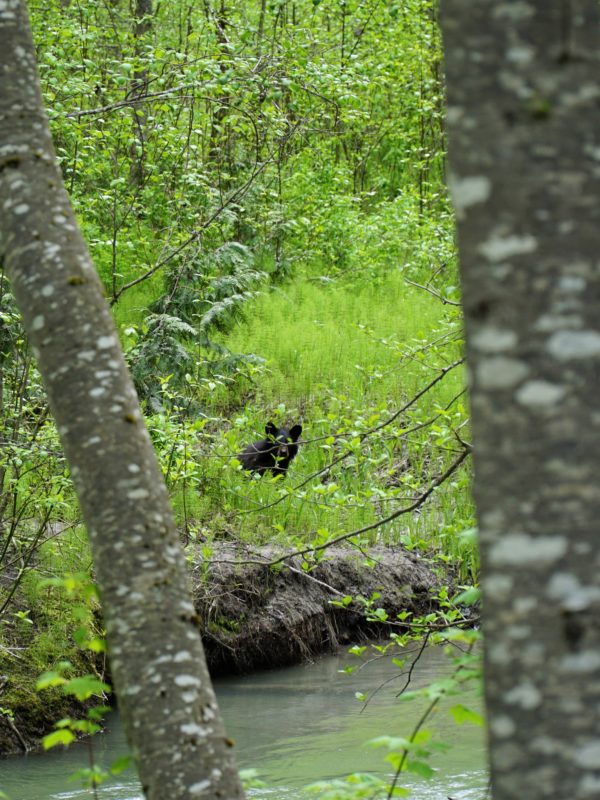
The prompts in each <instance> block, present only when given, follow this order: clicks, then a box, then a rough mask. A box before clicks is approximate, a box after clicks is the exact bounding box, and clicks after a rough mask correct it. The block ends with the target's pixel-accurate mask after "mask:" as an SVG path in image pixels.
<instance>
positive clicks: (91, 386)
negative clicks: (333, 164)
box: [0, 0, 243, 800]
mask: <svg viewBox="0 0 600 800" xmlns="http://www.w3.org/2000/svg"><path fill="white" fill-rule="evenodd" d="M0 197H1V202H2V215H1V216H0V258H1V259H2V260H3V261H4V263H5V265H6V269H7V273H8V275H9V277H10V279H11V282H12V286H13V289H14V293H15V296H16V299H17V302H18V304H19V306H20V308H21V311H22V313H23V318H24V322H25V327H26V329H27V331H28V334H29V336H30V339H31V343H32V345H33V348H34V352H35V354H36V355H37V357H38V359H39V364H40V369H41V372H42V375H43V378H44V381H45V383H46V387H47V390H48V395H49V399H50V405H51V407H52V410H53V412H54V415H55V417H56V421H57V424H58V429H59V432H60V435H61V439H62V442H63V445H64V448H65V453H66V455H67V458H68V459H69V462H70V464H71V470H72V474H73V479H74V482H75V485H76V488H77V492H78V495H79V498H80V501H81V506H82V510H83V514H84V517H85V520H86V524H87V527H88V532H89V535H90V540H91V544H92V550H93V554H94V564H95V570H96V579H97V583H98V586H99V589H100V593H101V597H102V605H103V611H104V619H105V623H106V628H107V635H108V645H109V654H110V663H111V671H112V676H113V680H114V685H115V688H116V693H117V698H118V701H119V707H120V709H121V712H122V715H123V720H124V723H125V729H126V732H127V736H128V739H129V742H130V745H131V747H132V750H133V753H134V755H135V757H136V759H137V761H138V765H139V770H140V776H141V779H142V784H143V787H144V792H145V793H146V796H147V797H148V798H152V799H153V800H165V798H169V800H172V799H179V798H182V799H185V800H192V799H194V800H198V798H200V797H202V798H214V800H217V798H221V799H222V798H242V797H243V791H242V789H241V787H240V784H239V779H238V776H237V772H236V770H235V767H234V764H233V761H232V758H231V755H230V751H229V747H228V744H227V740H226V738H225V732H224V729H223V724H222V722H221V717H220V714H219V710H218V707H217V703H216V699H215V695H214V692H213V690H212V687H211V684H210V680H209V676H208V672H207V669H206V663H205V660H204V654H203V651H202V645H201V642H200V636H199V633H198V630H197V627H196V620H195V615H194V607H193V604H192V601H191V598H190V596H189V593H188V591H187V588H186V587H187V576H186V570H185V564H184V560H183V556H182V553H181V551H180V547H179V542H178V537H177V532H176V529H175V525H174V521H173V518H172V515H171V511H170V508H169V503H168V497H167V493H166V489H165V486H164V482H163V480H162V476H161V474H160V471H159V468H158V465H157V463H156V459H155V457H154V453H153V451H152V446H151V443H150V439H149V436H148V434H147V431H146V428H145V426H144V423H143V419H142V417H141V414H140V411H139V408H138V404H137V398H136V396H135V391H134V389H133V385H132V383H131V380H130V378H129V375H128V373H127V370H126V367H125V364H124V361H123V357H122V353H121V350H120V347H119V339H118V336H117V333H116V331H115V329H114V326H113V322H112V319H111V315H110V311H109V309H108V307H107V305H106V303H105V301H104V298H103V296H102V287H101V284H100V281H99V279H98V276H97V274H96V272H95V270H94V268H93V265H92V263H91V261H90V258H89V255H88V253H87V250H86V248H85V244H84V242H83V240H82V238H81V235H80V233H79V230H78V228H77V224H76V222H75V219H74V216H73V213H72V210H71V207H70V205H69V201H68V198H67V195H66V192H65V191H64V188H63V185H62V179H61V175H60V171H59V169H58V167H57V163H56V159H55V155H54V150H53V147H52V142H51V139H50V134H49V130H48V122H47V118H46V115H45V113H44V111H43V107H42V101H41V95H40V90H39V84H38V79H37V73H36V66H35V56H34V47H33V42H32V39H31V32H30V28H29V22H28V19H27V12H26V8H25V3H24V1H23V0H8V2H5V3H3V4H0Z"/></svg>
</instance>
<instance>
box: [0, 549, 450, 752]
mask: <svg viewBox="0 0 600 800" xmlns="http://www.w3.org/2000/svg"><path fill="white" fill-rule="evenodd" d="M368 555H369V558H367V554H366V553H364V552H361V551H358V550H356V549H353V548H349V547H344V548H342V547H339V548H335V549H331V550H329V551H328V552H327V555H326V556H325V557H324V558H323V560H322V561H321V562H320V563H318V564H317V565H316V566H315V567H314V568H313V569H311V570H310V572H308V573H307V572H305V571H303V569H302V559H301V558H300V557H299V556H295V557H292V558H290V559H288V560H287V561H286V563H279V564H278V565H277V566H275V567H273V566H269V562H271V561H274V560H276V559H277V558H279V557H280V556H281V553H276V552H275V551H274V550H273V549H272V548H270V549H269V548H262V549H253V550H252V551H248V550H243V551H242V550H240V549H239V548H237V547H236V546H234V545H231V544H222V545H219V546H217V547H216V548H215V550H214V554H213V558H212V560H211V562H210V563H207V564H202V565H199V566H197V567H196V568H194V570H193V574H192V585H193V593H194V602H195V606H196V610H197V613H198V626H199V628H200V631H201V633H202V638H203V642H204V646H205V651H206V656H207V660H208V664H209V667H210V669H211V673H212V674H213V675H214V676H216V675H224V674H231V673H242V672H249V671H250V670H253V669H262V668H274V667H282V666H287V665H291V664H296V663H299V662H301V661H306V660H309V659H310V658H311V657H313V656H316V655H318V654H321V653H325V652H334V651H336V650H337V649H339V647H340V646H341V645H345V644H348V643H351V642H358V641H364V640H366V639H369V638H378V637H381V636H382V635H385V634H386V633H388V632H389V631H388V630H387V628H386V627H385V626H381V625H375V624H373V623H368V622H367V621H366V619H365V616H364V613H363V610H362V609H361V605H360V603H356V602H354V603H352V604H351V605H350V606H349V607H347V608H340V607H336V606H334V605H332V604H331V601H332V600H341V599H342V598H343V597H344V596H348V595H351V596H352V597H357V596H359V595H360V596H362V597H364V598H370V597H372V596H373V594H374V593H379V594H380V597H379V598H378V599H377V601H376V603H375V606H376V607H379V608H383V609H384V610H385V611H386V612H387V613H388V614H389V616H390V618H394V617H395V616H396V614H398V613H399V612H401V611H404V610H407V611H412V612H413V613H415V614H422V613H426V612H428V611H430V610H431V609H433V608H435V607H436V602H435V594H436V593H437V588H438V587H439V586H441V585H442V584H443V583H445V582H447V579H445V578H443V577H440V576H439V575H438V574H436V572H434V570H433V569H432V567H431V565H430V564H429V563H428V562H427V560H426V559H424V558H420V557H419V556H417V555H416V554H415V553H409V552H405V551H403V550H401V549H388V548H379V549H374V550H370V551H369V554H368ZM53 666H54V665H52V664H48V669H51V668H52V667H53ZM22 668H23V669H24V670H26V665H22ZM79 668H80V669H81V671H86V669H87V670H88V671H98V670H99V669H101V664H100V663H97V664H94V663H92V662H90V663H88V664H85V665H82V664H81V663H80V664H79ZM36 679H37V675H33V674H32V675H29V674H26V672H23V673H21V674H17V673H13V671H12V670H11V671H10V673H5V674H2V675H0V706H4V703H2V699H3V698H2V695H4V697H5V698H6V697H10V698H11V701H12V702H11V703H10V706H9V707H10V710H11V712H12V716H11V715H9V714H7V713H5V712H4V713H1V714H0V755H9V754H12V753H23V752H26V751H28V750H30V749H34V748H35V747H37V746H39V744H40V740H41V738H42V736H44V735H45V734H47V733H49V732H50V731H51V730H52V729H53V725H54V723H55V722H56V721H57V720H58V719H60V718H61V717H63V716H65V715H67V714H69V715H72V716H77V715H78V711H79V712H80V711H81V709H77V708H74V707H73V704H72V701H70V700H67V699H66V698H65V697H64V696H63V695H61V693H60V692H59V691H58V690H57V691H54V692H44V693H43V694H39V693H37V692H35V691H34V688H33V687H34V686H35V680H36Z"/></svg>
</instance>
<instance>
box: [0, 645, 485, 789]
mask: <svg viewBox="0 0 600 800" xmlns="http://www.w3.org/2000/svg"><path fill="white" fill-rule="evenodd" d="M348 662H349V657H348V656H347V655H345V654H344V655H342V656H339V657H330V658H324V659H322V660H320V661H318V662H317V663H316V664H311V665H305V666H299V667H292V668H288V669H285V670H276V671H275V670H274V671H268V672H261V673H257V674H254V675H250V676H248V677H244V678H227V679H222V680H219V681H218V682H217V694H218V697H219V703H220V705H221V709H222V711H223V715H224V717H225V723H226V726H227V733H228V735H229V736H230V737H231V738H232V739H233V740H234V741H235V742H236V748H235V753H236V758H237V762H238V764H239V766H240V767H241V768H246V767H254V768H256V769H257V770H258V771H259V773H260V777H261V778H262V780H264V781H265V782H266V783H267V784H268V785H269V788H268V789H260V790H253V791H251V792H250V796H251V797H253V798H264V799H265V800H266V799H267V798H285V800H297V799H298V800H300V799H302V800H306V798H307V797H313V795H309V794H307V793H306V791H303V790H302V787H303V786H305V785H306V784H308V783H311V782H312V781H316V780H322V779H326V778H333V777H341V776H343V775H346V774H348V773H351V772H355V771H360V772H377V773H379V774H385V773H386V772H387V771H388V770H389V768H387V769H386V764H385V762H384V760H383V759H384V755H385V752H384V751H383V750H382V749H374V748H372V747H370V746H368V745H367V744H366V742H367V741H368V740H369V739H372V738H375V737H376V736H379V735H381V734H390V735H394V736H403V735H408V734H410V732H411V730H412V727H413V726H414V724H415V723H416V721H417V720H418V718H419V716H420V715H421V713H422V711H423V708H424V705H423V704H420V703H414V702H411V703H403V702H398V701H397V700H396V699H395V693H396V692H397V690H398V689H399V687H400V684H394V683H393V682H392V683H390V684H388V685H387V686H386V687H385V688H384V689H382V690H381V691H380V692H378V693H376V694H375V696H374V697H373V699H372V701H371V702H370V703H369V705H368V706H367V708H366V709H364V710H363V711H362V713H361V708H362V705H361V704H360V703H359V702H358V701H357V700H356V699H355V697H354V693H355V692H356V691H367V690H371V691H372V690H374V689H376V688H377V687H378V686H379V685H380V684H382V682H384V681H387V680H389V679H390V678H391V677H393V676H394V675H395V674H396V673H397V670H396V668H395V667H394V666H393V665H392V664H391V663H390V661H389V660H388V659H380V660H378V661H375V662H373V663H371V664H370V665H369V666H368V668H366V669H364V670H362V671H360V672H357V673H354V675H352V676H345V675H340V674H339V670H340V669H341V668H342V667H343V666H344V665H345V664H347V663H348ZM450 669H451V668H450V666H449V662H448V660H447V658H446V657H445V656H444V655H443V653H442V652H441V651H440V650H435V649H431V650H430V651H428V652H427V653H426V654H425V657H424V658H423V659H422V661H421V663H420V665H419V668H418V669H417V670H416V672H415V676H414V682H413V687H416V686H422V685H424V684H426V683H428V682H430V681H432V680H433V679H435V678H439V677H440V675H441V674H444V673H447V672H449V671H450ZM454 702H455V701H454ZM461 702H465V700H464V698H461ZM467 702H468V703H469V704H470V705H473V706H478V705H479V702H478V699H477V698H476V697H475V691H474V690H471V694H470V696H469V697H468V699H467ZM449 705H451V701H447V702H445V705H444V703H442V707H441V709H439V710H436V713H435V715H434V719H433V720H432V721H431V722H430V723H429V724H428V727H429V728H430V729H433V730H434V731H435V735H436V739H437V740H441V741H446V742H451V743H452V747H451V748H450V750H449V751H447V752H444V753H439V754H436V756H435V758H434V760H433V762H432V764H433V766H434V767H435V768H436V771H437V772H436V776H435V778H433V779H431V780H429V781H426V780H421V779H415V778H414V777H411V778H409V779H408V780H407V781H405V782H404V785H406V786H414V787H418V789H417V791H416V792H415V794H414V796H415V797H418V798H419V800H446V798H448V797H449V796H450V797H452V798H455V800H479V798H483V797H484V795H485V788H486V780H487V778H486V772H485V755H484V741H483V733H482V731H481V730H480V729H479V728H476V727H473V726H462V727H457V726H456V725H454V723H453V722H452V720H451V719H450V718H449V715H448V714H447V713H446V712H445V709H447V707H448V706H449ZM108 729H109V730H108V732H107V734H106V735H103V736H100V737H96V738H95V739H94V740H92V741H91V743H88V742H81V743H79V744H77V745H75V746H73V747H71V748H69V749H68V750H62V751H60V750H55V751H52V752H50V753H41V754H40V753H34V754H31V755H29V756H25V757H20V758H12V759H8V760H5V761H0V787H1V788H2V789H3V790H4V791H5V792H6V793H7V794H8V796H9V797H10V798H11V800H82V799H83V798H90V797H91V792H89V791H87V790H82V789H80V788H79V787H78V786H77V784H74V783H70V782H69V780H68V776H69V775H70V774H71V773H73V772H74V771H75V770H77V769H81V768H82V767H85V766H89V759H90V747H91V748H93V757H94V759H95V761H96V762H97V763H100V764H102V765H104V766H106V765H109V764H110V763H112V762H113V761H114V760H115V759H116V758H118V757H119V756H121V755H123V754H124V753H125V752H126V744H125V740H124V736H123V731H122V728H121V725H120V723H119V719H118V717H117V715H116V714H115V715H112V716H111V717H110V719H109V720H108ZM138 787H139V784H138V782H137V779H136V778H135V776H134V775H133V774H132V773H131V771H128V772H127V773H124V774H122V775H120V776H117V777H116V778H114V779H112V781H111V782H110V783H108V784H104V785H103V786H101V787H100V788H99V789H98V797H99V798H100V800H140V798H141V793H140V792H139V788H138Z"/></svg>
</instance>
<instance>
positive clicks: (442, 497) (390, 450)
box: [165, 271, 475, 576]
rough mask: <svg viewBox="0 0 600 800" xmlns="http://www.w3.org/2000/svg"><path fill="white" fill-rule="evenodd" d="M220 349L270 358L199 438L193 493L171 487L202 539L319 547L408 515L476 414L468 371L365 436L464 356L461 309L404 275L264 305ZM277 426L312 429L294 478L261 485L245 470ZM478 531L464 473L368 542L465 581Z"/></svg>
mask: <svg viewBox="0 0 600 800" xmlns="http://www.w3.org/2000/svg"><path fill="white" fill-rule="evenodd" d="M222 343H223V344H225V345H226V346H227V347H228V348H230V349H231V350H232V351H234V352H243V353H253V354H256V355H259V356H261V357H262V358H264V359H265V367H264V368H263V369H262V370H259V371H257V372H255V373H254V376H253V379H252V382H243V383H241V384H239V385H238V389H237V396H236V402H235V403H233V402H232V393H231V392H228V394H227V397H228V406H226V407H225V406H223V405H221V404H220V402H219V401H217V402H216V404H215V405H214V406H213V409H212V411H213V416H212V418H211V419H208V421H206V424H205V425H203V427H202V430H201V431H200V430H198V431H196V432H194V431H193V430H189V431H188V434H187V435H189V442H188V445H187V447H188V452H189V453H190V454H191V455H190V460H191V462H192V466H191V467H190V472H189V476H188V477H189V479H188V482H187V485H186V491H185V492H184V491H183V489H182V485H181V483H180V482H174V483H173V490H174V497H175V502H176V507H177V508H178V510H179V512H180V514H181V513H182V512H183V511H184V506H185V514H186V515H188V517H189V518H190V519H191V520H192V521H193V524H192V527H194V526H196V530H197V531H200V532H201V533H202V534H203V537H202V538H205V537H208V538H211V537H213V536H225V537H228V538H229V537H233V538H237V539H240V540H242V541H245V542H247V543H253V544H264V543H266V542H276V543H279V544H281V545H287V546H290V545H292V546H305V545H306V544H311V545H313V546H314V545H318V544H319V543H322V542H324V541H326V540H328V539H331V538H334V537H336V536H339V535H341V534H344V533H347V532H350V531H352V530H355V529H358V528H361V527H363V526H366V525H369V524H371V523H373V522H374V521H376V520H378V519H381V518H384V517H386V516H388V515H389V514H390V513H392V512H393V511H395V510H396V509H398V508H402V507H406V506H408V505H410V504H411V503H412V502H413V501H414V499H415V498H416V497H418V496H419V495H420V494H421V493H422V492H423V491H424V490H425V489H426V488H427V486H428V485H429V483H430V481H431V480H432V479H433V478H434V477H436V476H437V475H439V474H441V473H442V472H443V471H444V469H445V468H446V467H447V465H448V464H449V463H450V462H451V461H452V460H453V458H454V457H455V453H456V451H458V450H459V445H458V441H457V439H456V438H455V435H454V433H453V430H454V429H458V428H459V427H460V426H461V425H462V423H463V422H464V420H465V418H466V413H467V412H466V408H465V401H464V398H462V397H461V396H460V395H461V392H462V390H463V381H464V375H463V371H462V368H461V367H458V368H455V369H454V370H452V371H451V372H449V373H448V374H447V375H446V376H445V377H444V378H443V380H441V381H440V382H439V383H437V385H436V386H435V387H434V388H433V389H432V390H430V391H429V392H427V393H426V394H425V395H424V396H423V397H422V398H421V399H420V400H419V402H417V403H415V404H414V405H413V406H411V407H410V408H409V409H408V410H406V411H405V412H404V413H402V414H400V415H399V417H398V418H397V419H396V420H394V422H393V423H392V424H390V425H388V426H386V427H384V428H382V430H381V431H380V432H378V433H371V434H369V435H367V436H365V434H366V433H367V432H368V431H370V430H372V429H373V428H375V427H377V426H378V425H381V424H382V423H383V422H385V421H386V420H388V419H389V418H391V417H392V416H393V415H394V414H396V413H397V412H398V410H399V409H400V408H401V407H402V406H403V405H405V404H407V403H408V401H409V400H411V399H412V398H413V397H414V396H415V395H416V394H417V393H418V392H420V391H421V390H422V389H423V388H424V387H425V386H426V385H428V384H429V383H430V382H431V381H432V380H433V379H434V378H435V377H436V376H437V375H438V374H439V371H440V369H441V368H442V367H444V366H447V365H449V364H451V363H453V362H455V361H456V360H458V359H459V358H460V355H461V349H460V319H459V317H458V315H457V314H456V312H455V311H454V312H449V311H448V308H447V307H445V306H444V305H443V304H442V303H440V301H439V300H438V299H437V298H435V297H433V296H432V295H430V294H428V293H427V292H425V291H422V290H420V289H417V288H415V287H413V286H411V285H409V284H407V283H406V281H405V280H404V278H403V275H402V273H401V272H400V271H392V272H388V273H384V274H383V276H381V277H380V278H379V279H377V280H364V279H362V278H360V279H358V280H354V281H350V280H348V279H345V280H344V279H339V280H333V281H332V280H327V281H323V280H320V279H319V277H318V276H314V275H308V276H303V277H298V278H296V279H295V280H293V281H290V282H289V283H287V284H285V285H284V286H283V287H276V288H274V289H273V290H272V291H268V292H265V293H264V294H263V295H262V296H260V297H259V298H257V299H256V300H254V301H253V302H252V303H251V304H250V305H249V306H248V308H247V313H246V318H245V320H244V321H242V322H239V323H238V324H237V325H236V326H235V327H234V329H233V330H232V331H231V332H230V334H229V335H227V336H223V337H222ZM234 394H235V392H234ZM446 409H447V410H446ZM433 417H436V420H435V423H434V424H432V425H428V426H425V427H422V428H418V426H419V425H420V424H422V423H425V422H427V421H428V420H430V419H431V418H433ZM270 419H273V420H274V421H275V422H278V423H285V422H287V423H291V422H297V421H301V422H302V424H303V426H304V431H303V435H302V439H303V440H304V444H303V445H302V446H301V448H300V452H299V455H298V457H297V458H296V460H295V461H294V462H292V465H291V466H290V469H289V473H288V476H287V478H286V479H285V480H280V479H276V480H273V479H271V478H270V477H268V476H265V477H263V478H251V477H249V476H248V475H247V474H246V473H245V472H243V471H242V470H241V469H240V466H239V463H238V462H237V461H236V459H235V456H236V454H238V453H239V452H240V451H241V450H242V449H243V447H244V446H245V445H246V444H248V443H249V442H251V441H253V440H255V439H259V438H262V437H263V436H264V426H265V424H266V422H267V421H269V420H270ZM413 428H418V429H417V430H414V431H412V432H410V431H411V429H413ZM407 431H409V432H407ZM463 433H464V430H463ZM179 436H180V440H183V439H185V437H186V433H185V432H183V433H180V434H179ZM170 438H171V437H170V435H168V434H167V435H166V436H165V441H167V440H169V439H170ZM344 454H346V455H345V456H344V458H343V460H342V461H340V462H339V463H333V462H335V461H336V459H337V458H338V457H340V456H342V455H344ZM328 466H330V468H329V469H327V467H328ZM184 500H185V502H184ZM470 524H472V505H471V499H470V493H469V480H468V468H467V467H464V466H463V467H461V469H460V470H459V471H458V472H457V473H456V474H455V475H454V476H453V477H452V480H451V481H449V482H448V484H447V485H445V486H443V487H441V488H440V489H438V490H436V492H435V493H434V494H433V496H432V497H431V498H430V499H429V500H428V501H427V503H426V504H425V505H424V506H423V507H421V508H420V509H418V511H415V512H411V513H408V514H405V515H402V516H400V517H398V518H397V519H396V520H394V521H393V522H392V523H390V524H388V525H386V526H382V527H381V528H378V529H376V530H374V531H371V532H369V533H368V534H367V535H366V537H364V541H365V542H368V543H375V542H379V543H384V544H398V543H402V544H403V545H404V546H406V547H408V548H411V549H413V548H417V549H422V550H424V551H427V552H428V553H429V554H431V555H435V554H438V555H439V557H440V558H450V559H452V560H455V561H457V562H459V563H461V564H464V572H465V576H466V574H467V573H468V572H469V571H470V570H471V569H472V567H473V564H474V560H475V554H474V552H473V550H472V547H469V546H467V545H463V543H462V540H461V538H460V536H459V534H460V531H461V530H463V529H464V528H467V527H469V526H470Z"/></svg>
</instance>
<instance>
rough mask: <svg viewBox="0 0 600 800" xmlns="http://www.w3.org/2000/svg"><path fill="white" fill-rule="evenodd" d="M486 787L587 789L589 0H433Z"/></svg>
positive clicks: (590, 612)
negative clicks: (440, 61)
mask: <svg viewBox="0 0 600 800" xmlns="http://www.w3.org/2000/svg"><path fill="white" fill-rule="evenodd" d="M441 9H442V29H443V34H444V40H445V55H446V76H447V89H448V116H447V128H448V134H449V147H450V159H449V162H450V176H449V177H450V186H451V190H452V196H453V199H454V204H455V208H456V212H457V217H458V238H459V252H460V260H461V269H462V281H463V289H464V309H465V317H466V330H467V357H468V362H469V373H470V381H471V387H472V395H471V396H472V409H473V440H474V445H475V456H474V459H475V461H474V463H475V499H476V504H477V509H478V516H479V523H480V531H481V550H482V563H483V570H482V572H483V580H482V583H483V591H484V615H485V669H486V673H485V676H486V677H485V690H486V704H487V710H488V717H489V737H490V757H491V768H492V789H493V797H494V798H495V800H508V799H509V798H510V800H514V799H515V798H526V800H537V799H538V798H563V799H566V798H569V800H575V798H594V797H599V796H600V16H599V9H600V4H599V3H598V2H597V0H571V2H560V3H552V2H547V0H519V2H517V1H516V0H512V2H502V1H501V0H478V2H473V0H442V4H441Z"/></svg>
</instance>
